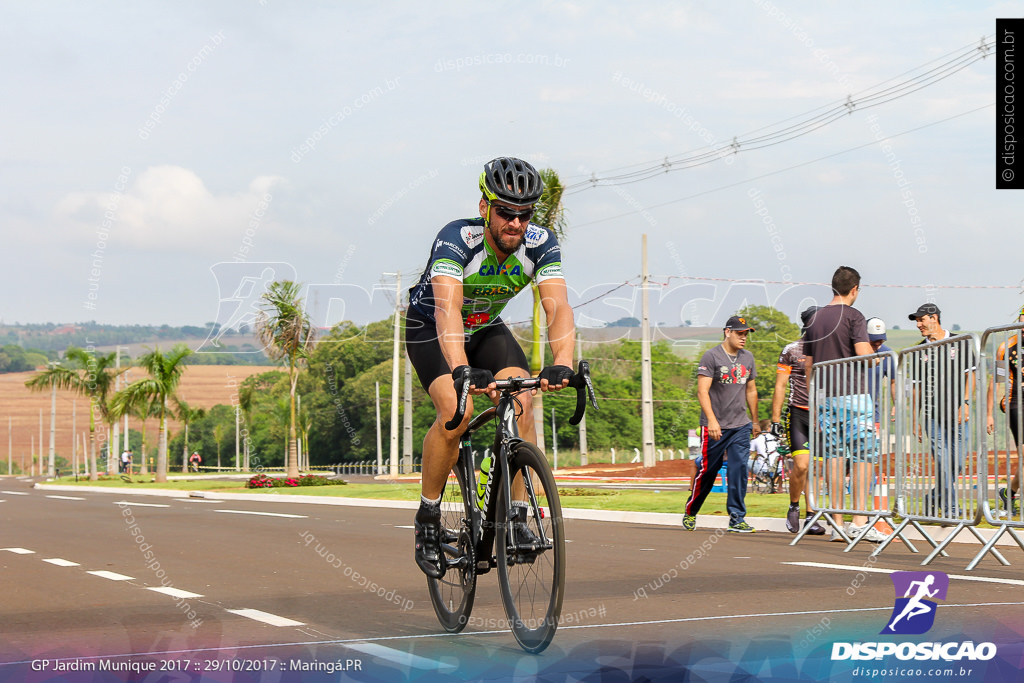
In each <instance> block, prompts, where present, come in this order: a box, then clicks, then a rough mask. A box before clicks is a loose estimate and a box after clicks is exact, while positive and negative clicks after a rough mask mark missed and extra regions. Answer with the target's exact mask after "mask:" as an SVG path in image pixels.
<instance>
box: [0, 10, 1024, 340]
mask: <svg viewBox="0 0 1024 683" xmlns="http://www.w3.org/2000/svg"><path fill="white" fill-rule="evenodd" d="M1022 7H1024V4H1022V3H990V2H978V1H973V2H959V3H958V2H902V3H890V2H880V1H872V2H863V3H856V4H854V3H838V2H830V3H817V2H815V3H811V2H782V1H780V2H769V1H768V0H749V1H744V2H740V1H736V2H729V3H712V2H635V3H628V4H627V3H621V2H618V3H617V2H607V1H601V0H598V1H595V2H587V3H582V2H578V3H577V2H554V1H552V2H531V1H529V0H527V1H524V2H515V3H512V2H491V3H470V2H451V1H442V2H439V3H430V4H424V3H412V2H392V3H376V2H344V3H326V2H301V3H299V2H296V3H292V2H288V3H286V2H283V1H281V0H258V1H253V2H218V3H205V2H175V3H169V2H163V3H158V2H150V3H114V2H88V1H85V2H47V3H22V2H2V3H0V8H2V12H3V15H4V21H3V22H0V55H2V59H3V63H5V64H8V65H11V66H12V67H13V68H7V69H4V70H3V72H2V73H0V88H2V90H3V92H5V93H8V96H7V97H5V98H4V101H3V103H2V104H0V130H2V131H3V133H2V136H0V139H2V144H0V229H2V232H3V235H4V242H5V247H6V249H5V251H6V256H7V258H6V259H5V263H4V266H5V267H4V268H2V269H0V290H2V291H3V292H4V297H3V299H2V300H0V319H2V321H3V322H4V323H15V322H19V323H41V322H63V323H71V322H79V321H88V320H95V321H98V322H101V323H110V324H170V325H203V324H205V323H207V322H211V321H217V322H220V323H221V324H233V323H234V322H237V321H239V320H242V319H244V318H245V317H246V315H248V314H249V313H251V305H252V302H253V301H254V300H255V298H256V297H258V294H259V293H260V292H261V291H262V287H263V286H265V284H266V283H267V282H269V281H270V280H273V279H285V278H287V279H294V280H296V281H298V282H300V283H302V284H303V286H304V288H305V289H304V292H305V295H306V300H307V307H308V310H310V312H311V313H312V314H313V317H314V321H315V322H316V323H318V324H319V325H320V326H329V325H330V324H333V323H335V322H338V321H339V320H341V319H343V318H352V319H356V320H358V321H360V322H366V321H369V320H378V319H382V318H384V317H386V316H388V315H389V310H391V307H393V305H394V303H393V302H394V296H393V293H392V292H393V291H394V287H395V276H394V274H395V273H401V278H402V287H403V289H405V288H407V287H408V286H409V285H410V284H411V281H412V280H413V279H415V278H416V277H418V276H419V274H420V272H421V271H422V269H423V266H424V265H425V263H426V260H427V257H428V254H429V249H430V247H431V243H432V240H433V237H434V236H435V235H436V233H437V231H438V230H440V229H441V227H442V226H443V225H445V224H446V223H447V222H449V221H451V220H454V219H457V218H463V217H471V216H474V215H476V212H477V201H478V199H479V192H478V190H477V179H478V176H479V173H480V171H481V168H482V165H483V163H484V162H485V161H486V160H488V159H490V158H493V157H496V156H501V155H510V156H519V157H522V158H525V159H527V160H529V161H531V162H532V163H533V164H535V165H536V166H538V167H549V168H553V169H555V170H556V171H558V173H559V174H560V177H561V178H562V180H563V182H564V183H565V184H566V185H567V186H570V187H576V190H574V191H573V192H571V193H569V194H568V195H567V196H566V198H565V208H566V212H567V213H566V215H567V219H568V230H567V238H566V239H565V241H564V245H563V247H564V248H563V259H564V260H563V264H564V270H565V272H566V279H567V283H568V285H569V287H570V290H571V296H570V298H571V300H572V302H573V303H574V305H579V304H582V305H579V306H578V308H577V309H576V317H577V322H578V324H580V325H581V326H591V327H596V326H601V325H603V324H605V323H607V322H610V321H613V320H616V319H618V318H621V317H630V316H635V317H640V311H641V309H640V297H639V292H640V288H639V287H638V286H637V285H638V283H639V275H640V272H641V243H642V242H641V240H642V237H641V236H642V235H644V234H646V235H647V253H648V259H649V269H650V273H651V280H652V282H654V283H655V287H654V288H653V289H652V290H651V297H652V299H651V300H652V304H651V308H652V315H651V320H652V324H665V325H678V324H682V323H684V322H685V321H689V322H690V323H691V324H694V325H717V326H721V324H724V321H725V318H727V317H728V315H729V314H731V313H732V312H734V311H735V310H736V309H737V308H739V307H740V306H742V305H743V304H744V303H759V304H772V305H776V306H777V307H778V308H779V309H780V310H782V311H783V312H785V313H786V314H787V315H789V316H790V317H791V318H792V319H794V320H795V319H797V313H798V312H799V310H802V308H803V307H804V306H806V305H807V304H809V303H812V302H813V303H819V304H823V303H826V302H827V300H828V299H829V298H830V297H829V296H828V290H827V289H826V288H823V287H821V286H820V284H817V285H816V284H813V283H826V282H829V281H830V279H831V275H832V272H833V271H834V270H835V268H836V267H837V266H839V265H850V266H853V267H855V268H856V269H857V270H858V271H859V272H860V273H861V275H862V277H863V285H864V286H863V291H862V294H861V296H860V298H859V299H858V302H857V307H858V308H859V309H861V310H862V311H863V312H864V313H865V315H867V316H868V317H871V316H880V317H882V318H883V319H884V320H885V321H886V322H887V323H888V324H889V326H890V327H891V326H893V325H899V326H900V327H903V328H904V329H906V328H907V327H909V326H910V325H912V323H909V322H908V320H907V315H908V314H909V313H910V312H912V311H914V310H916V309H917V307H918V305H920V304H921V303H924V302H925V301H933V302H935V303H937V304H938V305H939V306H940V308H941V309H942V311H943V322H944V323H946V324H947V326H952V325H953V324H959V325H960V326H962V327H963V328H964V329H976V330H981V329H984V328H986V327H989V326H994V325H1001V324H1005V323H1008V322H1010V321H1011V320H1012V317H1013V313H1014V310H1015V309H1016V308H1019V307H1020V306H1021V304H1022V303H1024V295H1022V286H1024V285H1022V276H1024V273H1022V272H1021V267H1020V264H1019V254H1020V251H1021V247H1022V246H1024V237H1022V234H1024V233H1022V231H1021V230H1020V227H1019V217H1020V215H1021V210H1020V209H1021V207H1022V196H1024V195H1022V194H1021V193H1020V192H1019V191H1013V190H999V191H997V190H996V189H995V58H994V54H993V52H992V51H991V50H990V51H989V52H988V56H987V57H986V58H985V59H983V60H979V61H976V62H975V63H973V64H970V65H969V66H967V67H966V68H964V69H963V70H960V71H958V72H956V73H953V74H951V75H949V76H948V77H947V78H944V79H942V80H938V81H937V82H935V83H933V84H931V85H929V86H928V87H925V88H922V89H920V90H918V91H916V92H911V93H906V94H905V96H903V97H901V98H898V99H894V100H893V101H889V102H883V103H881V104H878V106H874V107H870V108H869V107H867V106H866V105H867V104H868V101H867V100H862V99H861V97H862V96H865V95H867V94H870V93H878V92H879V90H880V88H883V87H886V86H887V85H888V86H892V85H895V84H898V83H901V82H903V81H906V80H907V79H908V78H911V77H913V76H915V75H920V74H922V73H924V72H926V71H927V70H928V69H932V68H935V67H937V66H939V65H941V64H943V63H944V62H946V61H947V60H948V59H950V56H951V55H956V54H961V53H964V54H966V51H969V49H970V48H971V47H972V46H976V47H977V46H980V45H981V44H982V42H983V41H985V40H987V41H988V42H989V43H991V42H992V41H993V39H994V38H993V36H994V34H995V20H996V18H997V17H1010V16H1021V9H1022ZM880 84H884V85H880ZM875 101H877V100H875ZM844 102H850V103H851V104H852V106H850V107H848V108H847V109H848V113H847V114H845V115H843V116H840V117H839V118H837V119H836V120H835V121H833V122H831V123H829V124H828V125H825V126H822V127H820V128H818V129H816V130H813V131H810V132H808V133H807V134H806V135H803V136H800V137H797V138H795V139H791V140H788V141H782V142H780V143H779V144H775V145H773V146H768V147H765V148H763V149H748V146H752V145H747V144H745V143H746V141H749V140H752V139H753V138H754V137H755V136H756V135H758V134H760V133H764V132H777V131H779V130H780V129H781V128H783V127H784V126H786V125H791V124H792V125H796V124H799V123H800V122H801V121H804V120H806V119H807V118H808V117H809V116H812V115H814V114H815V113H820V112H823V111H827V110H828V109H829V108H830V107H834V106H837V105H842V104H843V103H844ZM759 132H760V133H759ZM734 140H736V141H737V142H739V143H740V144H739V148H738V150H735V149H733V153H730V152H729V151H728V150H729V148H728V147H727V148H726V149H725V150H723V148H722V146H723V145H728V143H730V142H732V141H734ZM701 152H713V153H712V154H709V156H710V157H711V161H710V163H706V164H703V165H699V166H695V167H691V168H680V166H679V165H675V166H673V167H672V170H670V171H668V172H664V173H656V174H654V175H653V176H652V177H650V178H648V179H646V180H642V181H640V182H634V183H630V184H619V185H612V186H596V187H586V185H587V184H586V183H584V182H583V181H586V180H587V179H589V178H599V179H600V178H606V177H609V176H614V175H616V174H619V173H621V172H623V171H624V170H636V169H641V168H649V167H652V166H656V165H657V164H659V163H662V161H663V160H665V159H666V158H668V159H670V160H674V159H681V158H685V157H687V156H690V155H693V154H698V153H701ZM581 183H582V186H581V185H579V184H581ZM623 283H627V284H626V285H624V286H621V287H620V285H622V284H623ZM808 283H812V284H808ZM617 287H618V289H615V288H617ZM613 290H614V291H613ZM523 298H525V297H523ZM526 317H527V313H526V302H518V303H514V304H513V305H512V306H511V308H510V310H509V314H508V315H507V316H506V318H507V319H509V320H512V321H517V320H519V319H525V318H526ZM360 319H361V320H360Z"/></svg>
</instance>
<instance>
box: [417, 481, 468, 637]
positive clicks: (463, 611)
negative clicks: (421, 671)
mask: <svg viewBox="0 0 1024 683" xmlns="http://www.w3.org/2000/svg"><path fill="white" fill-rule="evenodd" d="M452 472H454V473H455V480H456V482H457V484H458V490H459V492H460V495H461V497H462V506H461V508H462V513H461V515H458V513H457V512H455V511H453V510H452V508H453V507H455V506H457V505H458V504H457V503H456V502H455V498H454V496H453V495H452V491H453V487H452V485H451V484H452V482H451V480H450V478H449V480H448V481H447V483H446V484H445V487H444V492H443V493H442V494H441V527H442V528H443V529H449V530H452V531H455V530H458V531H457V533H458V534H460V535H463V534H466V536H465V537H463V540H462V542H459V543H458V545H457V546H456V547H461V549H462V551H463V552H466V551H468V553H469V561H468V563H467V567H466V569H464V570H463V569H455V568H454V567H449V568H448V570H447V571H446V572H445V574H444V576H443V577H441V578H440V579H434V578H431V577H429V576H428V577H427V592H428V593H429V595H430V604H431V605H432V606H433V607H434V614H436V615H437V620H438V621H439V622H441V627H442V628H444V630H445V631H447V632H448V633H459V632H460V631H462V630H463V629H464V628H466V625H467V624H468V623H469V616H470V614H471V613H472V612H473V602H474V600H475V597H476V561H475V559H474V557H473V541H472V537H471V536H470V535H469V534H470V529H469V526H468V520H470V519H472V517H471V511H470V505H473V504H474V503H473V498H472V497H471V494H470V493H469V492H468V491H467V490H466V483H465V482H464V481H463V480H462V471H461V470H460V469H459V466H458V464H456V465H455V467H453V468H452ZM446 503H447V504H446ZM456 509H458V508H457V507H456ZM456 515H458V517H459V519H456ZM455 576H458V578H459V581H458V583H456V582H455V581H454V580H453V579H454V577H455ZM455 596H458V598H459V599H458V604H457V605H455V606H454V608H453V609H449V604H450V602H451V599H452V598H454V597H455Z"/></svg>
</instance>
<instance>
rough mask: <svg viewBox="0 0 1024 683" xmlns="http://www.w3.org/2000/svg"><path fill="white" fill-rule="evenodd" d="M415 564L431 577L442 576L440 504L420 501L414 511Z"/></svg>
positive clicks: (443, 566) (438, 577)
mask: <svg viewBox="0 0 1024 683" xmlns="http://www.w3.org/2000/svg"><path fill="white" fill-rule="evenodd" d="M415 526H416V532H415V533H416V565H417V566H418V567H419V568H420V571H422V572H423V573H424V574H426V575H427V576H429V577H430V578H432V579H440V578H441V577H442V576H444V569H445V563H444V557H443V555H442V553H441V506H440V505H427V504H426V503H420V509H419V510H418V511H417V512H416V522H415Z"/></svg>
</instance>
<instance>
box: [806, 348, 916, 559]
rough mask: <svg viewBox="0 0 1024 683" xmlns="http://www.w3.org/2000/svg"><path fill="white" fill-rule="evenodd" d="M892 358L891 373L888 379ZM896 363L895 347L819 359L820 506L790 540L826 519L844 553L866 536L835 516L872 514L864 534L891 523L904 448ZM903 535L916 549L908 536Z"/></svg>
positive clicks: (815, 419)
mask: <svg viewBox="0 0 1024 683" xmlns="http://www.w3.org/2000/svg"><path fill="white" fill-rule="evenodd" d="M886 359H888V362H889V365H888V369H889V372H890V376H889V377H882V376H881V373H882V367H883V365H882V364H883V362H884V361H885V360H886ZM896 365H897V356H896V354H895V353H894V352H885V353H876V354H872V355H870V356H856V357H853V358H844V359H841V360H834V361H827V362H824V363H815V364H814V372H813V374H812V377H811V383H810V387H809V396H810V397H811V405H812V406H813V408H812V410H811V411H810V416H809V418H810V420H809V421H810V427H809V429H810V435H811V439H810V444H809V446H810V451H811V453H810V463H809V466H808V477H809V479H808V485H809V486H810V487H811V488H810V490H811V491H812V492H813V493H814V494H815V495H814V498H815V500H816V501H817V510H816V512H815V514H814V516H813V517H812V519H811V520H810V521H809V522H808V523H807V524H805V525H804V527H803V529H801V530H800V532H799V533H798V534H797V535H796V538H794V539H793V542H792V543H791V545H796V544H797V543H799V542H800V540H801V539H802V538H803V537H804V535H805V534H806V533H807V530H808V529H809V528H810V526H811V525H813V524H814V522H816V521H819V520H821V521H822V522H823V523H824V524H825V525H826V526H827V527H831V528H832V529H834V530H835V533H838V534H839V535H840V536H841V537H842V538H843V540H844V541H845V542H846V544H847V547H846V550H845V552H849V551H850V550H851V549H853V548H854V547H855V546H856V545H857V544H858V543H860V542H861V541H862V540H863V538H864V536H863V534H861V535H854V536H851V535H849V534H848V533H847V531H846V528H845V525H843V524H839V523H836V522H835V521H834V520H833V518H832V515H834V514H835V515H858V516H859V515H863V516H865V517H867V518H868V522H867V524H866V525H865V526H864V527H863V528H864V530H865V532H866V530H867V529H871V528H874V527H875V525H876V524H878V523H879V521H880V520H885V522H883V525H885V524H888V520H889V519H890V518H891V517H892V511H891V509H890V505H889V503H888V501H889V497H890V493H891V491H892V485H893V482H894V474H895V473H896V471H897V461H898V453H899V448H898V447H896V446H898V439H896V438H895V436H894V432H893V424H892V421H891V418H890V415H891V411H892V403H891V401H892V399H891V391H890V390H889V386H890V383H891V380H892V379H893V378H892V377H891V374H892V372H894V371H895V369H896ZM876 404H877V407H878V411H877V417H876V411H875V407H876ZM876 423H877V425H878V426H877V427H876ZM889 528H891V524H890V525H889ZM903 540H904V542H905V543H907V545H908V546H909V547H913V546H912V544H911V543H910V541H909V540H908V539H906V538H904V539H903ZM915 551H916V549H915Z"/></svg>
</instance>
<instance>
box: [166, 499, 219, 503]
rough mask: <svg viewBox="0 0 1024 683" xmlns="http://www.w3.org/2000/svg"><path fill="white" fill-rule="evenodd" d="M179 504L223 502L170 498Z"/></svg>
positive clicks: (217, 501)
mask: <svg viewBox="0 0 1024 683" xmlns="http://www.w3.org/2000/svg"><path fill="white" fill-rule="evenodd" d="M171 500H174V501H177V502H179V503H223V502H224V501H223V500H212V499H210V498H172V499H171Z"/></svg>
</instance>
